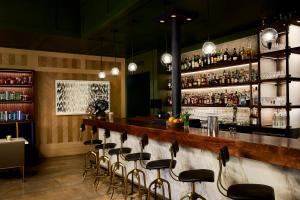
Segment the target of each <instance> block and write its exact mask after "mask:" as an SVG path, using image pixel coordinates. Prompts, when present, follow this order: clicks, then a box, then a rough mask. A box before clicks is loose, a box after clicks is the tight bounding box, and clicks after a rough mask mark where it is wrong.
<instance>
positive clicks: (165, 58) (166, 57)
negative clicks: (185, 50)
mask: <svg viewBox="0 0 300 200" xmlns="http://www.w3.org/2000/svg"><path fill="white" fill-rule="evenodd" d="M165 39H166V52H165V53H163V54H162V55H161V58H160V62H161V64H163V65H165V66H168V65H170V64H171V63H172V55H171V54H170V53H168V38H167V33H166V38H165Z"/></svg>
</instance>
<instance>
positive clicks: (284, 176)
mask: <svg viewBox="0 0 300 200" xmlns="http://www.w3.org/2000/svg"><path fill="white" fill-rule="evenodd" d="M103 132H104V129H99V139H103ZM120 135H121V133H119V132H115V131H111V137H110V138H109V139H108V140H107V142H114V143H116V144H117V145H118V147H119V146H120ZM139 140H140V138H139V137H136V136H133V135H130V134H128V140H127V141H126V142H125V143H124V147H130V148H132V152H133V153H134V152H140V146H139ZM169 146H170V143H165V142H158V141H156V140H152V139H150V140H149V145H148V146H147V147H146V148H145V151H146V152H149V153H151V160H155V159H165V158H170V153H169ZM257 153H259V152H257ZM176 160H177V165H176V168H175V170H174V171H175V172H176V173H177V174H178V173H180V172H181V171H184V170H189V169H211V170H213V171H214V173H215V182H214V183H201V184H197V185H196V190H197V192H198V193H199V194H201V195H203V196H204V197H205V198H206V199H208V200H209V199H212V200H225V199H228V198H226V197H223V196H222V195H221V194H220V193H219V191H218V189H217V185H216V181H217V175H218V172H219V164H218V160H217V154H215V153H212V152H210V151H207V150H201V149H198V148H197V149H196V148H188V147H180V150H179V153H178V154H177V157H176ZM115 161H116V159H115V156H113V157H112V162H115ZM124 163H126V162H125V161H124ZM139 167H140V166H139ZM132 169H133V163H132V162H128V163H127V172H128V171H130V170H132ZM144 171H145V173H146V179H147V187H148V186H149V183H150V182H152V181H153V180H154V179H155V178H156V170H153V171H149V170H145V169H144ZM161 175H162V178H164V179H166V180H168V181H169V182H170V183H171V191H172V192H171V193H172V199H173V200H179V199H180V197H182V196H184V195H185V194H186V193H188V192H190V190H191V185H190V184H189V183H181V182H176V181H174V180H173V179H172V178H171V177H170V175H169V172H168V170H162V173H161ZM222 180H223V183H224V185H226V186H227V187H228V186H229V185H231V184H236V183H258V184H266V185H269V186H271V187H273V188H274V190H275V196H276V200H300V170H297V169H292V168H285V167H280V166H276V165H272V164H268V163H264V162H261V161H256V160H251V159H247V158H238V157H231V158H230V161H229V162H228V165H227V166H226V168H225V170H224V171H223V179H222Z"/></svg>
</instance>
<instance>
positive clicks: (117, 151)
mask: <svg viewBox="0 0 300 200" xmlns="http://www.w3.org/2000/svg"><path fill="white" fill-rule="evenodd" d="M130 152H131V148H128V147H123V148H115V149H111V150H109V151H108V154H109V155H118V154H121V153H122V154H128V153H130Z"/></svg>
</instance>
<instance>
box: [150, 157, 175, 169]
mask: <svg viewBox="0 0 300 200" xmlns="http://www.w3.org/2000/svg"><path fill="white" fill-rule="evenodd" d="M171 161H172V160H171V159H162V160H153V161H150V162H148V163H147V165H146V168H147V169H150V170H151V169H167V168H169V167H170V163H171ZM175 166H176V160H173V162H172V168H174V167H175Z"/></svg>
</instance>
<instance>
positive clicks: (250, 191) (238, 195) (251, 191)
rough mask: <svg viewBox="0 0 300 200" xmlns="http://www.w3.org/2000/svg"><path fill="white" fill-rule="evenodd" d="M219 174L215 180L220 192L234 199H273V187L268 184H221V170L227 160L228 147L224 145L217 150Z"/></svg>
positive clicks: (228, 157)
mask: <svg viewBox="0 0 300 200" xmlns="http://www.w3.org/2000/svg"><path fill="white" fill-rule="evenodd" d="M218 159H219V167H220V170H219V175H218V181H217V187H218V190H219V191H220V193H221V194H222V195H223V196H225V197H228V198H230V199H234V200H275V193H274V189H273V188H272V187H270V186H268V185H262V184H234V185H231V186H229V188H228V189H226V188H225V187H224V186H223V185H222V170H223V167H226V163H227V162H228V161H229V159H230V156H229V151H228V147H227V146H224V147H222V148H221V149H220V152H219V157H218Z"/></svg>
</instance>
